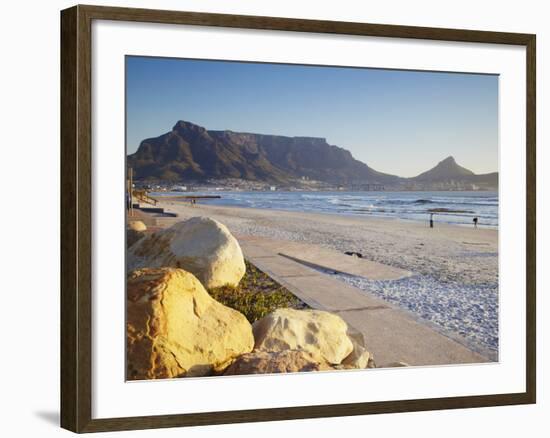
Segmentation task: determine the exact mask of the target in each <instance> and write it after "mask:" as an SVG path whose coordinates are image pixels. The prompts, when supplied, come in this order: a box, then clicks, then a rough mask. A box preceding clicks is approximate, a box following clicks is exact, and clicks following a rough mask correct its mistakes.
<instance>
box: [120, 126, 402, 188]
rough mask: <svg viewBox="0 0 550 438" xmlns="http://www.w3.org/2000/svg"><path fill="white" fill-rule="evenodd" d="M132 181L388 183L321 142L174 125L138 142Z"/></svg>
mask: <svg viewBox="0 0 550 438" xmlns="http://www.w3.org/2000/svg"><path fill="white" fill-rule="evenodd" d="M128 165H129V166H131V167H132V168H133V169H134V175H135V178H136V179H157V180H173V181H180V180H186V179H206V178H242V179H247V180H254V181H266V182H279V183H280V182H288V181H290V180H295V179H300V178H302V177H307V178H309V179H315V180H319V181H326V182H333V183H349V182H353V181H361V182H370V183H393V182H397V181H399V180H400V178H399V177H397V176H393V175H388V174H384V173H381V172H377V171H376V170H374V169H371V168H370V167H369V166H367V165H366V164H365V163H362V162H361V161H358V160H356V159H355V158H353V156H352V155H351V153H350V152H349V151H347V150H345V149H343V148H340V147H337V146H332V145H329V144H328V143H327V142H326V140H325V139H324V138H316V137H285V136H279V135H262V134H250V133H238V132H232V131H208V130H206V129H205V128H203V127H201V126H198V125H195V124H193V123H190V122H185V121H182V120H181V121H179V122H177V123H176V125H174V127H173V128H172V131H170V132H168V133H166V134H163V135H161V136H159V137H155V138H150V139H147V140H144V141H142V142H141V144H140V146H139V148H138V150H137V151H136V152H135V153H134V154H132V155H129V156H128Z"/></svg>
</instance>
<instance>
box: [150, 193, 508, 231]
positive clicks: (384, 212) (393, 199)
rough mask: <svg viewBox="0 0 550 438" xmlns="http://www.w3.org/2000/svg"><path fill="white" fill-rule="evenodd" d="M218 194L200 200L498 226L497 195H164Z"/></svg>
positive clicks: (236, 205)
mask: <svg viewBox="0 0 550 438" xmlns="http://www.w3.org/2000/svg"><path fill="white" fill-rule="evenodd" d="M212 194H216V195H220V196H221V199H212V200H208V201H200V202H205V203H208V204H209V205H226V206H234V207H249V208H267V209H274V210H289V211H305V212H317V213H332V214H343V215H351V216H378V217H392V218H399V219H408V220H414V221H426V222H427V221H428V220H429V216H430V210H433V209H440V210H442V209H445V210H447V211H446V212H439V213H435V214H434V221H435V222H436V223H437V222H445V223H450V224H458V225H472V220H473V218H474V217H478V218H479V225H480V226H485V227H498V192H279V191H274V192H241V191H235V192H228V191H209V192H200V193H199V192H183V193H182V192H177V193H176V192H168V193H167V192H164V193H156V194H155V195H156V196H158V197H162V196H166V195H172V196H174V195H212Z"/></svg>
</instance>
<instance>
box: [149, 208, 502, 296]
mask: <svg viewBox="0 0 550 438" xmlns="http://www.w3.org/2000/svg"><path fill="white" fill-rule="evenodd" d="M159 207H164V208H165V209H166V211H172V212H175V213H177V214H178V216H179V217H178V219H177V220H181V219H185V218H189V217H193V216H202V215H204V216H209V217H212V218H214V219H216V220H219V221H220V222H222V223H224V224H225V225H227V227H228V228H229V229H230V230H231V232H232V233H234V234H235V235H237V236H238V235H244V236H263V237H270V238H275V239H282V240H290V241H298V242H307V243H312V244H317V245H321V246H325V247H327V248H332V249H335V250H338V251H342V252H345V251H355V252H360V253H361V254H362V255H363V256H364V257H365V258H367V259H369V260H372V261H376V262H380V263H384V264H387V265H390V266H395V267H398V268H401V269H406V270H409V271H412V272H415V273H417V274H422V275H430V276H433V277H435V278H437V279H438V280H441V281H457V282H461V283H464V284H472V285H481V284H487V283H496V282H497V281H498V278H497V277H498V255H497V254H498V230H496V229H484V228H478V229H474V228H473V227H464V226H453V225H448V224H443V223H441V224H439V223H436V224H435V228H433V229H430V228H429V226H428V223H427V221H426V223H419V222H415V221H406V220H399V219H395V220H392V219H381V218H375V217H365V218H363V217H361V218H357V217H350V216H338V215H332V214H319V213H300V212H289V211H280V210H279V211H277V210H266V209H253V208H236V207H219V206H209V205H205V204H198V205H196V206H194V207H191V206H190V205H189V204H188V203H184V202H176V201H163V202H160V203H159Z"/></svg>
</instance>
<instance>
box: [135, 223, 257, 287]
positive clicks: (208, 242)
mask: <svg viewBox="0 0 550 438" xmlns="http://www.w3.org/2000/svg"><path fill="white" fill-rule="evenodd" d="M143 267H148V268H157V267H174V268H182V269H185V270H186V271H188V272H191V273H192V274H193V275H195V276H196V277H197V278H198V279H199V280H200V281H201V282H202V284H203V285H204V286H205V287H207V288H212V287H218V286H224V285H230V286H237V285H238V284H239V281H241V278H242V277H243V276H244V274H245V270H246V267H245V264H244V257H243V253H242V251H241V247H240V246H239V242H237V240H236V239H235V238H234V237H233V236H232V235H231V233H230V232H229V230H228V229H227V227H226V226H225V225H223V224H221V223H220V222H218V221H216V220H214V219H210V218H208V217H194V218H191V219H188V220H186V221H183V222H178V223H176V224H175V225H173V226H172V227H170V228H167V229H165V230H161V231H158V232H156V233H152V234H150V235H148V236H147V237H145V238H143V239H141V240H140V241H138V242H137V243H136V244H135V245H133V246H132V247H131V248H130V249H129V251H128V257H127V268H128V271H131V270H134V269H139V268H143Z"/></svg>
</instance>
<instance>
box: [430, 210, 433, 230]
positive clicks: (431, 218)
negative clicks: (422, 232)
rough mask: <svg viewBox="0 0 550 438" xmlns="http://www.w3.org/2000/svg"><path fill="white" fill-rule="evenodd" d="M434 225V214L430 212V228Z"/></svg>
mask: <svg viewBox="0 0 550 438" xmlns="http://www.w3.org/2000/svg"><path fill="white" fill-rule="evenodd" d="M433 227H434V214H433V213H430V228H433Z"/></svg>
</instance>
